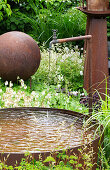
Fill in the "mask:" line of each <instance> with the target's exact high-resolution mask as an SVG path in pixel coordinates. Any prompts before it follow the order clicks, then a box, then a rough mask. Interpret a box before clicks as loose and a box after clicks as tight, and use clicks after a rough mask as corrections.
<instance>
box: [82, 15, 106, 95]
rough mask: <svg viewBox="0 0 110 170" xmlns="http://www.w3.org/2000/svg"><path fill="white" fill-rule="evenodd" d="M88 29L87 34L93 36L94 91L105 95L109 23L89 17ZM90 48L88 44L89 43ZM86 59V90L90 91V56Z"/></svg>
mask: <svg viewBox="0 0 110 170" xmlns="http://www.w3.org/2000/svg"><path fill="white" fill-rule="evenodd" d="M88 20H89V21H88V23H89V25H87V27H88V28H89V29H87V30H88V32H87V34H91V35H92V47H91V48H92V56H91V57H92V59H91V61H92V63H91V65H92V89H93V91H95V90H96V89H97V90H98V91H99V92H100V94H101V95H102V93H105V88H106V81H105V78H108V51H107V22H106V19H103V18H100V19H97V18H91V17H89V16H88ZM87 46H88V43H87ZM88 50H89V49H88V47H87V51H86V52H87V55H86V58H85V68H84V88H85V89H86V90H87V91H88V90H89V82H90V80H91V78H90V77H89V72H90V67H89V62H90V61H89V60H90V58H89V55H88Z"/></svg>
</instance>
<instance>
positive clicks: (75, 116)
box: [0, 107, 100, 170]
mask: <svg viewBox="0 0 110 170" xmlns="http://www.w3.org/2000/svg"><path fill="white" fill-rule="evenodd" d="M45 112H46V116H45V115H44V117H43V118H42V119H40V118H39V117H38V119H37V120H39V122H40V121H41V122H42V120H44V118H46V119H48V117H49V114H50V116H51V115H52V116H53V114H56V115H58V116H59V115H60V117H58V121H59V119H61V118H62V117H64V122H67V121H68V119H67V117H69V121H70V122H71V121H73V122H77V123H79V124H80V125H81V128H82V126H83V121H84V120H85V119H87V116H86V115H83V114H81V113H77V112H74V111H70V110H63V109H54V108H37V107H24V108H7V109H1V110H0V119H1V120H2V121H1V120H0V121H1V123H0V125H1V131H2V130H3V129H2V122H3V121H4V120H5V117H6V116H5V114H6V115H7V113H8V115H9V116H8V118H9V117H10V114H11V121H10V122H11V124H10V125H9V122H8V123H7V122H6V128H7V132H6V137H7V136H10V132H9V131H8V128H10V126H12V130H13V129H14V128H15V131H14V132H13V135H14V134H20V135H21V136H22V134H23V132H22V130H21V129H22V128H19V127H18V130H17V126H18V124H20V126H21V122H22V120H26V124H27V122H28V123H30V124H31V123H32V121H30V119H31V118H30V117H29V118H28V119H27V118H26V119H24V118H23V117H24V114H25V115H27V114H28V113H29V114H30V113H31V114H32V116H33V115H34V117H35V116H36V114H37V113H39V114H41V115H42V114H44V113H45ZM12 113H14V114H16V119H15V118H14V117H13V114H12ZM53 118H54V117H53ZM53 118H51V121H52V119H53ZM6 119H7V117H6ZM13 119H14V120H13ZM16 120H17V123H18V124H17V126H16V127H14V125H12V124H13V123H12V122H13V121H14V122H15V124H16ZM35 120H36V119H35V118H34V119H33V121H35ZM55 120H56V119H55ZM64 122H63V123H64ZM46 123H47V122H46ZM55 123H56V121H55V122H53V121H52V122H51V124H50V126H52V125H53V124H55ZM95 123H96V121H95V120H94V121H93V122H92V125H95ZM37 124H38V125H39V123H37ZM37 124H36V126H37ZM70 125H71V124H70ZM31 126H32V125H31ZM66 126H67V125H66V124H65V125H64V126H63V127H64V128H65V129H67V128H68V127H69V126H68V127H66ZM74 126H75V123H74V124H73V127H74ZM94 127H95V128H97V127H96V126H94ZM26 128H27V127H26ZM95 128H94V129H92V130H91V129H90V130H89V131H88V132H87V133H86V135H87V134H89V135H90V134H91V133H92V132H94V131H95ZM42 129H43V131H44V130H45V128H44V127H43V128H42V127H40V133H42ZM77 129H78V127H77V128H76V129H75V137H73V138H76V136H77V133H78V131H77ZM31 130H32V129H30V133H33V131H35V129H34V130H32V131H31ZM63 131H64V129H63ZM46 132H47V133H48V131H46ZM65 133H66V132H64V133H63V136H62V139H63V138H65ZM0 135H1V140H2V134H0ZM26 135H27V134H25V135H24V134H23V136H24V137H25V136H26ZM49 135H50V134H49ZM31 136H32V137H33V135H31ZM86 137H87V136H86ZM92 137H93V135H92ZM92 137H91V141H88V142H86V143H85V142H84V143H83V140H82V142H81V143H77V144H73V143H72V142H71V141H72V140H73V139H72V138H71V139H70V140H69V142H70V144H69V145H70V146H69V147H66V154H67V155H68V156H70V155H76V156H78V163H82V165H83V168H85V169H86V168H87V167H86V166H85V165H84V159H83V154H84V153H87V154H88V153H89V152H90V151H91V149H92V159H91V161H92V164H93V165H94V166H93V170H95V169H96V167H97V158H98V146H99V142H100V136H99V135H98V134H97V135H96V137H95V138H92ZM41 138H42V136H41ZM89 138H90V136H89ZM46 139H47V138H46ZM46 139H45V140H46ZM47 140H48V139H47ZM29 141H30V140H29ZM11 142H12V141H11ZM15 142H17V141H15ZM0 146H1V148H2V145H1V143H0ZM65 146H66V145H65ZM30 148H32V147H30ZM84 148H85V149H84ZM62 149H65V147H64V146H63V147H62V148H61V149H55V150H53V151H51V150H50V149H49V148H47V149H46V150H35V149H32V150H31V151H29V152H30V153H31V154H32V156H33V158H35V159H36V160H39V155H41V156H42V159H43V160H44V159H45V158H46V157H47V156H49V155H50V154H51V155H52V156H53V157H54V158H55V159H56V161H57V163H58V162H59V159H58V158H57V153H56V151H59V152H62ZM79 149H82V150H83V154H81V152H80V151H79ZM0 150H2V149H0ZM24 154H25V153H24V152H23V151H22V150H21V151H20V150H19V151H15V150H11V151H8V150H6V151H1V152H0V160H2V161H3V162H5V163H6V164H8V165H15V164H16V161H17V163H18V164H19V163H20V161H21V159H22V158H23V157H24ZM4 160H5V161H4ZM73 167H74V166H73ZM79 169H82V168H79Z"/></svg>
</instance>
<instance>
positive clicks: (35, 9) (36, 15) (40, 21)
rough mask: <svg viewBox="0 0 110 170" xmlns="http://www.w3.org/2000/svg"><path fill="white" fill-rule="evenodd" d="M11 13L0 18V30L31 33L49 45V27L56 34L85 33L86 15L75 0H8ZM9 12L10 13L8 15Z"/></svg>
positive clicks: (59, 35) (62, 35) (67, 35)
mask: <svg viewBox="0 0 110 170" xmlns="http://www.w3.org/2000/svg"><path fill="white" fill-rule="evenodd" d="M7 2H8V4H9V7H10V6H11V9H12V13H11V11H10V13H9V12H8V13H7V14H4V16H3V17H2V18H1V20H2V22H1V23H0V34H3V33H5V32H7V31H12V30H19V31H23V32H25V33H28V34H29V35H31V36H32V37H33V38H34V39H35V40H36V41H37V42H38V43H40V45H41V44H43V43H44V42H45V44H47V45H48V43H49V41H50V39H51V36H52V29H57V30H58V38H64V37H71V36H78V35H84V33H85V27H86V16H85V15H84V14H83V13H82V12H80V11H78V10H76V9H75V8H74V6H77V5H78V3H79V1H78V0H76V1H74V0H64V1H62V0H49V1H48V0H47V1H45V0H20V1H17V0H15V1H13V0H11V1H10V0H8V1H7ZM10 14H11V16H10V17H8V16H9V15H10Z"/></svg>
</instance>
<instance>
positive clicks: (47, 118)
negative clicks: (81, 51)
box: [0, 0, 110, 170]
mask: <svg viewBox="0 0 110 170" xmlns="http://www.w3.org/2000/svg"><path fill="white" fill-rule="evenodd" d="M91 2H92V4H91ZM95 2H96V1H93V0H88V1H87V7H85V6H84V3H83V7H81V8H78V9H79V10H81V11H82V12H84V13H86V14H87V16H88V21H87V30H86V34H87V35H85V36H80V37H72V38H66V39H56V35H55V32H54V36H53V40H52V41H51V42H50V48H51V45H52V43H53V44H55V43H62V42H68V41H76V40H83V39H84V40H86V41H85V48H87V56H86V59H85V71H84V87H85V89H86V90H88V91H89V94H90V100H89V107H90V110H89V112H90V114H91V112H92V110H91V107H92V96H91V95H92V92H93V91H94V88H93V85H94V84H95V85H96V84H97V82H98V83H99V82H101V81H103V79H104V77H103V76H100V74H99V72H97V70H101V71H102V72H103V73H104V74H105V75H106V76H108V63H107V61H108V60H107V37H106V36H107V35H106V19H105V17H106V16H108V15H110V10H109V9H108V6H107V5H108V3H106V4H105V6H104V8H102V7H103V4H104V2H105V1H103V3H101V1H100V0H97V2H98V6H97V3H95ZM100 3H101V4H100ZM99 4H100V5H99ZM99 8H100V9H99ZM100 27H102V30H101V29H100ZM96 28H97V29H96ZM104 33H105V34H104ZM96 46H97V48H96ZM96 64H97V65H96ZM96 74H97V76H96ZM95 89H97V86H95ZM101 92H102V93H103V92H105V83H102V85H101ZM87 118H88V116H86V115H83V114H81V113H77V112H74V111H69V110H62V109H52V108H34V107H33V108H12V109H1V110H0V121H1V123H0V124H1V125H2V129H1V132H2V130H3V129H4V132H3V133H0V135H1V143H0V147H1V150H2V152H1V153H0V159H1V160H5V161H6V163H7V164H8V165H15V163H16V160H17V162H18V164H19V162H20V161H21V158H23V157H24V153H25V152H26V151H29V152H30V153H31V154H32V155H33V157H34V158H35V159H37V160H38V159H39V154H40V155H41V156H42V159H43V160H44V159H45V158H46V157H47V156H49V155H50V154H51V155H52V156H53V157H54V158H55V159H56V160H57V162H58V158H56V156H57V153H56V151H59V152H62V149H66V150H67V151H66V153H67V154H68V155H73V154H75V155H77V156H78V159H79V163H82V165H83V166H84V160H83V155H82V156H81V153H80V151H79V149H84V148H86V150H85V151H84V152H85V153H88V152H89V151H90V149H91V148H92V149H93V154H92V156H93V157H92V161H91V162H92V164H93V167H92V169H93V170H95V169H96V167H97V164H96V163H97V157H98V146H99V144H100V134H96V136H95V137H94V135H93V134H94V131H95V130H96V129H97V126H96V124H97V122H96V121H95V120H94V121H93V122H92V123H91V125H92V127H94V128H92V129H91V128H90V129H88V131H87V132H86V133H85V130H84V129H83V128H82V127H83V122H84V121H85V120H86V119H87ZM58 128H59V129H58ZM74 132H75V133H74ZM7 133H8V136H7ZM59 133H60V134H61V135H60V134H59ZM88 136H89V138H88ZM85 139H88V140H85ZM56 141H57V142H56ZM12 148H13V149H12ZM55 148H56V149H55ZM79 169H82V168H79ZM85 169H86V167H85Z"/></svg>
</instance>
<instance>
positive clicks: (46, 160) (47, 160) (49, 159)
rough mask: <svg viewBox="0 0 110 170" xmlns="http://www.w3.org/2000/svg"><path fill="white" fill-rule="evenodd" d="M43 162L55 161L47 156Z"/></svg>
mask: <svg viewBox="0 0 110 170" xmlns="http://www.w3.org/2000/svg"><path fill="white" fill-rule="evenodd" d="M44 162H56V161H55V159H54V158H53V157H52V156H48V157H47V158H46V159H45V160H44Z"/></svg>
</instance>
